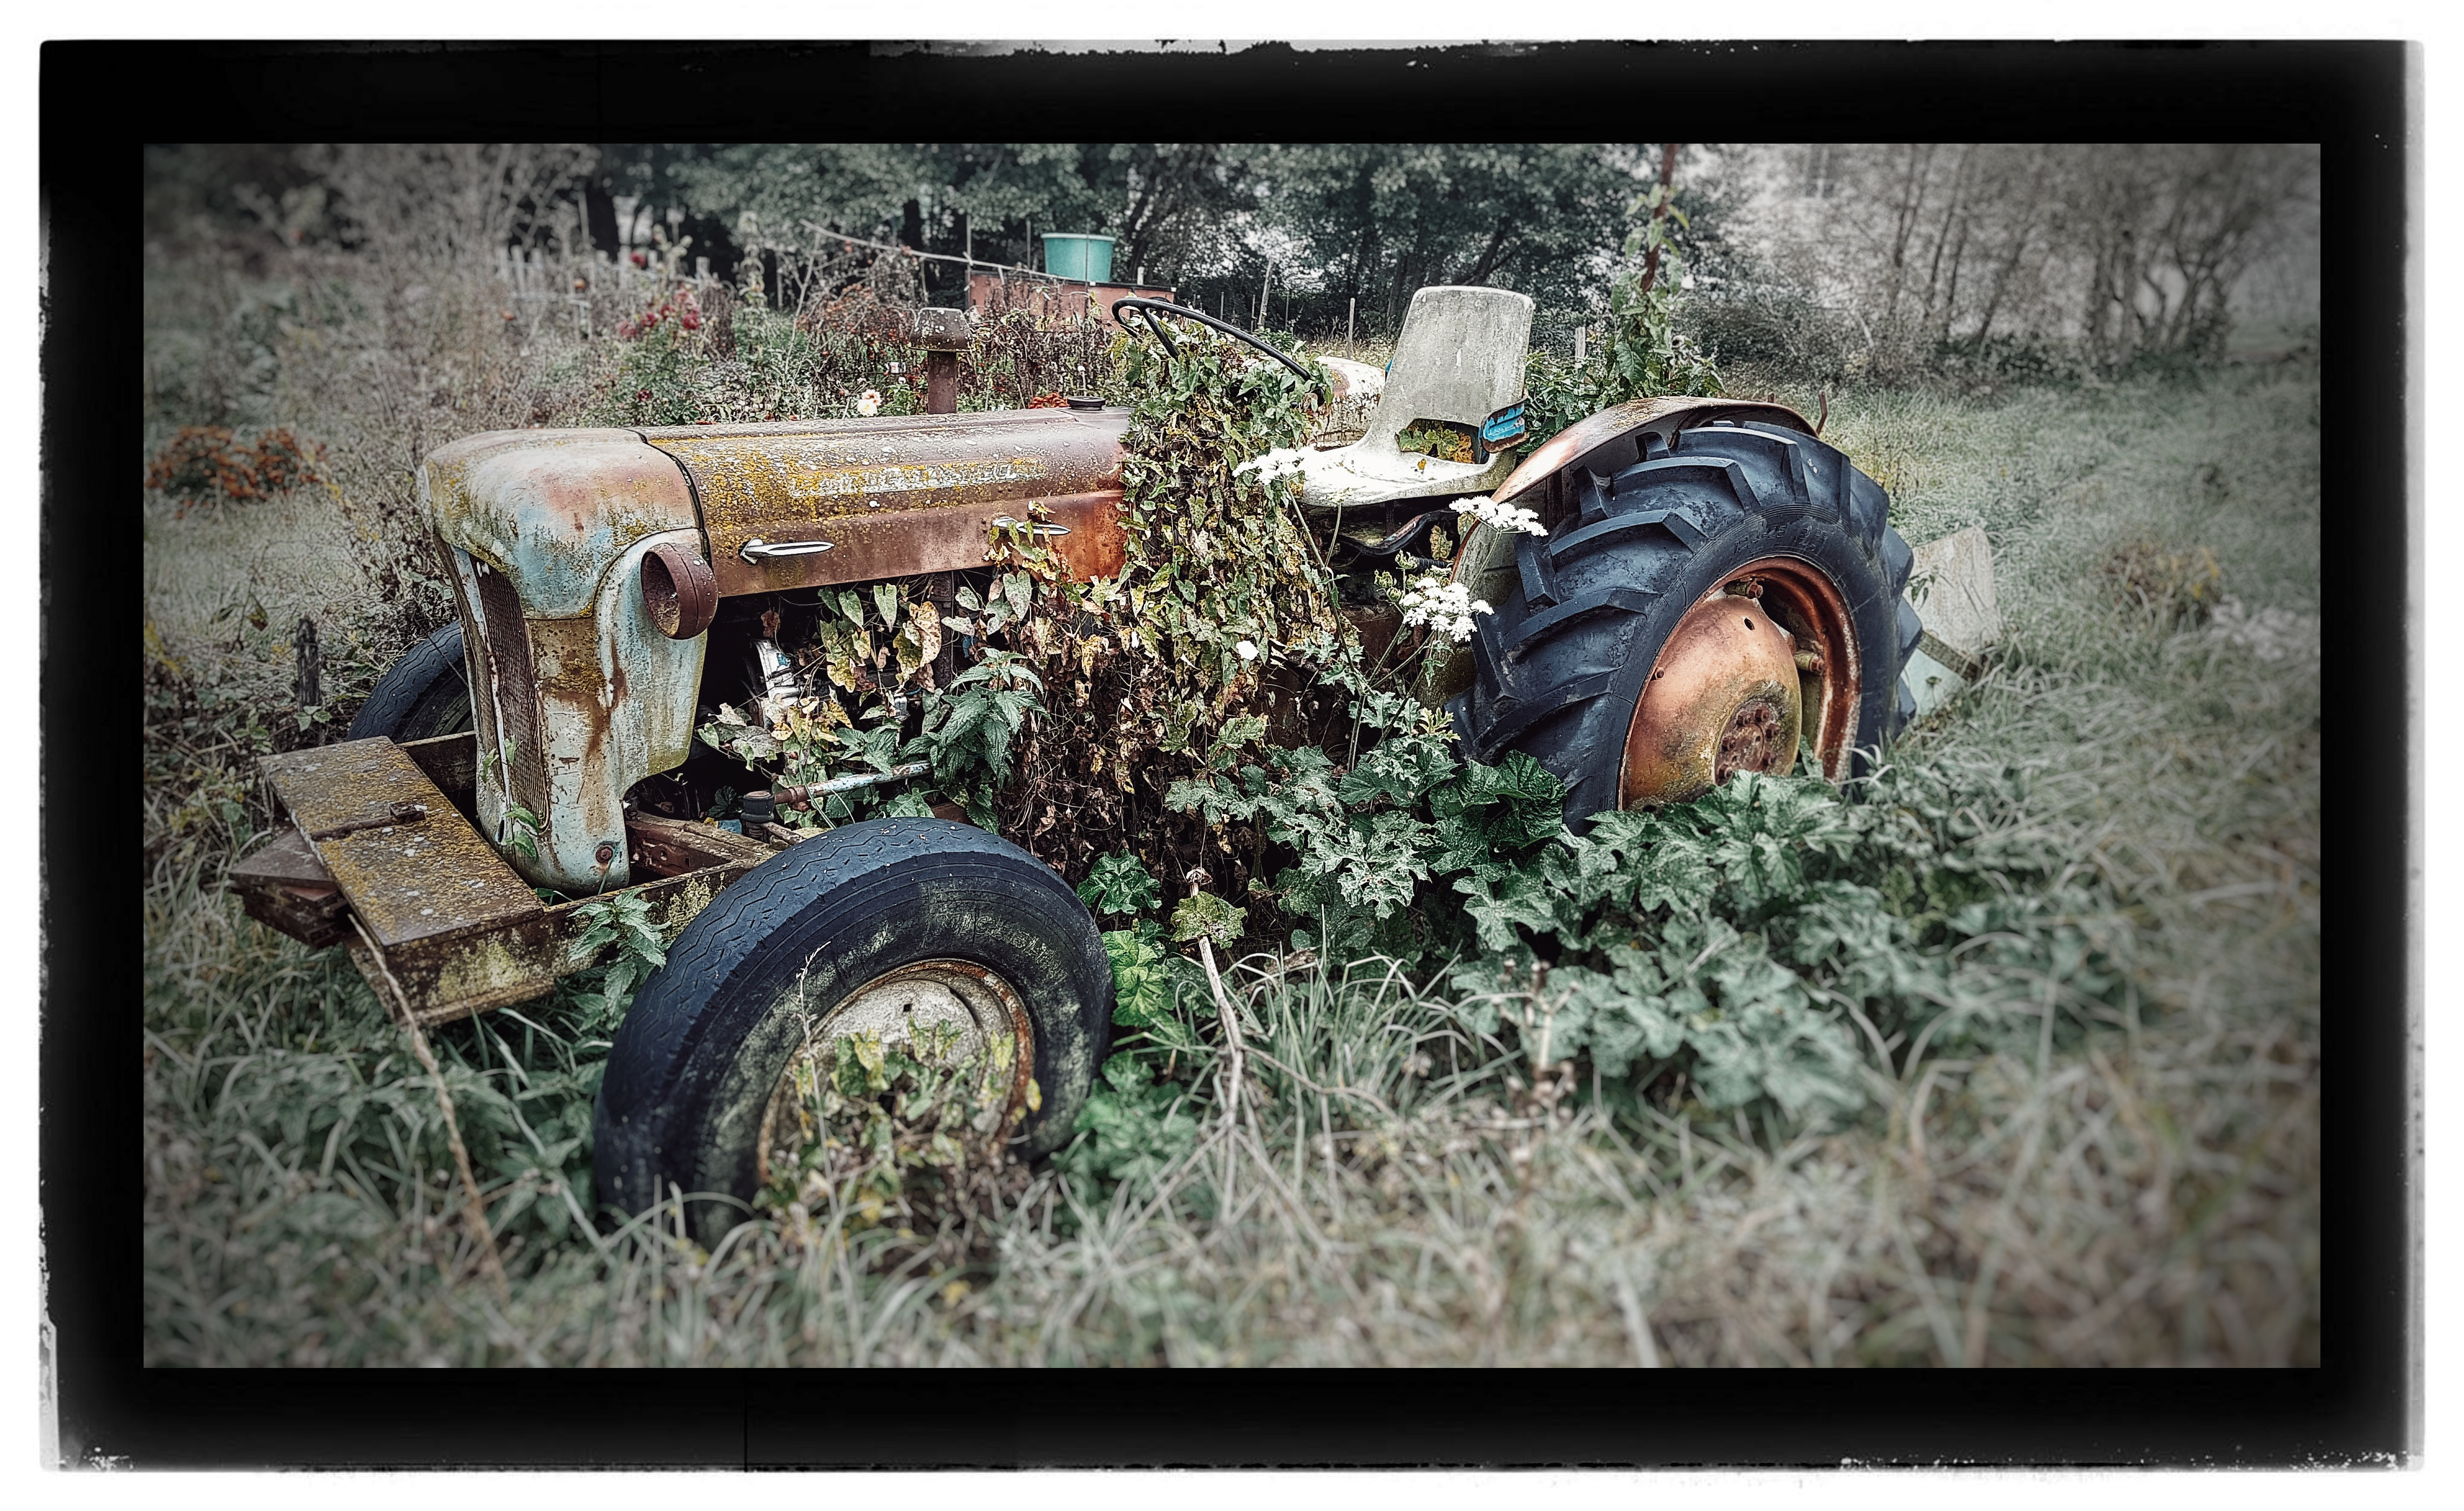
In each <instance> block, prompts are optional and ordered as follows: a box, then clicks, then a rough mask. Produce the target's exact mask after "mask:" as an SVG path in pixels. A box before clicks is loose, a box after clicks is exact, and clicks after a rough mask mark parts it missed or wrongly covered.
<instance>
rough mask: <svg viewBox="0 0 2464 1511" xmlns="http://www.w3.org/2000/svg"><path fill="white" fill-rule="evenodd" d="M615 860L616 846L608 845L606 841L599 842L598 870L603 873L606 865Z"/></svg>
mask: <svg viewBox="0 0 2464 1511" xmlns="http://www.w3.org/2000/svg"><path fill="white" fill-rule="evenodd" d="M615 859H616V846H614V845H613V844H610V843H607V842H606V841H605V840H602V841H600V842H599V868H600V869H601V870H603V871H604V870H605V869H606V868H607V865H608V863H610V862H612V861H614V860H615Z"/></svg>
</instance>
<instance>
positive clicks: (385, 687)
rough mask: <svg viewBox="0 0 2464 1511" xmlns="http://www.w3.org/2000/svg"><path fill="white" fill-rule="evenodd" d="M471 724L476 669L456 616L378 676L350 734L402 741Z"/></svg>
mask: <svg viewBox="0 0 2464 1511" xmlns="http://www.w3.org/2000/svg"><path fill="white" fill-rule="evenodd" d="M470 728H471V672H470V668H469V667H468V665H467V664H466V663H465V661H464V659H463V655H462V624H461V621H459V620H456V621H454V622H453V623H452V624H448V625H446V626H445V627H444V628H443V629H440V630H438V631H437V632H436V633H435V634H433V635H430V636H429V637H428V638H427V639H426V640H423V641H421V642H420V643H419V644H418V645H416V646H412V647H411V648H410V650H409V652H408V653H407V654H406V655H405V656H404V657H403V658H402V659H401V660H400V661H397V662H395V663H394V664H393V666H392V667H391V668H388V669H387V670H386V672H385V675H384V676H382V677H379V678H378V679H377V685H376V687H375V688H374V689H373V690H370V691H369V693H368V701H367V702H365V703H363V704H362V705H360V712H358V714H356V715H355V716H354V717H353V718H352V720H351V733H350V735H349V738H351V739H355V740H363V739H367V738H369V737H370V736H372V735H378V734H382V735H384V736H385V738H387V739H389V740H392V741H394V742H395V743H397V744H401V743H404V742H407V741H409V740H424V739H433V738H435V737H436V736H437V735H439V734H461V733H462V732H463V731H465V730H468V729H470Z"/></svg>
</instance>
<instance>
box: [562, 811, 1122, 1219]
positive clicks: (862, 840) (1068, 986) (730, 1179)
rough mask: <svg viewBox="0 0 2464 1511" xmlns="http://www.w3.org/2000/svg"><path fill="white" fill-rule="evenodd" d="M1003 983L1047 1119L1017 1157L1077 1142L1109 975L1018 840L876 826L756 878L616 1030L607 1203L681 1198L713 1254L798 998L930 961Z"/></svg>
mask: <svg viewBox="0 0 2464 1511" xmlns="http://www.w3.org/2000/svg"><path fill="white" fill-rule="evenodd" d="M933 960H959V961H966V962H972V963H973V964H975V965H978V966H981V967H984V968H986V969H989V970H991V971H992V972H994V973H996V974H998V975H999V976H1000V977H1001V980H1002V981H1004V982H1005V983H1006V984H1007V985H1008V986H1009V988H1010V989H1011V990H1012V991H1013V992H1014V993H1015V994H1016V996H1017V998H1018V999H1019V1000H1020V1001H1021V1002H1022V1003H1023V1007H1024V1009H1025V1012H1026V1015H1027V1017H1028V1018H1029V1019H1030V1021H1031V1024H1032V1027H1033V1031H1034V1038H1035V1048H1034V1055H1033V1059H1032V1064H1033V1071H1032V1073H1033V1075H1034V1077H1035V1083H1036V1086H1037V1089H1038V1091H1039V1093H1040V1096H1041V1104H1040V1106H1037V1107H1036V1108H1035V1109H1034V1110H1032V1111H1030V1112H1029V1113H1028V1114H1027V1117H1026V1121H1025V1123H1024V1125H1023V1129H1022V1131H1021V1133H1020V1135H1019V1142H1018V1143H1016V1144H1014V1145H1013V1149H1014V1150H1016V1151H1017V1152H1018V1153H1020V1154H1021V1155H1022V1156H1023V1157H1026V1158H1036V1157H1039V1156H1042V1155H1044V1154H1048V1153H1050V1152H1051V1151H1052V1150H1054V1149H1056V1148H1058V1147H1059V1146H1060V1145H1061V1144H1062V1143H1063V1142H1065V1141H1066V1140H1067V1138H1068V1137H1069V1134H1070V1132H1071V1130H1072V1128H1074V1127H1075V1125H1076V1123H1077V1120H1078V1113H1079V1109H1080V1108H1081V1107H1083V1106H1085V1105H1086V1101H1087V1096H1088V1092H1089V1089H1090V1088H1091V1087H1092V1086H1093V1084H1094V1077H1095V1070H1096V1067H1097V1066H1098V1065H1099V1064H1100V1063H1101V1062H1102V1061H1103V1057H1104V1052H1105V1049H1106V1047H1107V1043H1108V1041H1109V1040H1110V1037H1111V1021H1112V974H1111V965H1110V963H1109V962H1108V960H1107V959H1106V956H1105V953H1104V944H1103V940H1102V939H1101V938H1100V937H1098V936H1097V934H1096V931H1095V922H1094V919H1093V918H1092V917H1091V916H1090V915H1089V913H1088V911H1087V906H1086V904H1084V903H1082V902H1080V901H1079V900H1078V896H1077V894H1076V893H1075V892H1072V891H1071V890H1070V889H1069V887H1067V885H1065V884H1064V883H1063V882H1062V880H1061V878H1060V877H1059V876H1058V875H1057V874H1055V873H1054V872H1053V870H1052V868H1051V867H1050V866H1047V865H1045V864H1044V863H1043V862H1041V861H1038V860H1036V859H1035V858H1034V857H1033V856H1031V855H1029V854H1027V853H1026V852H1025V851H1024V850H1022V849H1020V848H1019V847H1018V846H1017V845H1015V844H1012V843H1009V842H1008V841H1006V840H1003V839H1001V838H1000V837H999V836H997V835H992V834H987V833H985V832H984V831H983V830H981V829H978V828H974V827H972V826H970V825H968V824H963V823H952V822H950V821H946V820H941V819H879V820H872V821H866V822H863V823H851V824H847V825H846V826H845V827H843V828H839V829H835V830H832V831H830V832H829V833H826V834H824V835H821V836H819V837H817V838H814V839H810V840H806V841H803V843H799V844H797V845H795V846H793V847H792V848H790V849H788V850H787V851H785V852H784V853H783V854H781V855H780V856H778V857H777V858H775V859H773V860H770V861H766V862H764V863H762V864H761V865H759V866H756V867H755V868H754V869H753V870H752V871H750V872H749V873H747V874H746V875H745V876H744V877H743V878H742V879H740V880H738V881H737V883H736V884H735V885H734V886H732V887H729V888H728V889H727V890H726V891H724V892H722V893H720V894H719V896H718V899H717V900H716V901H715V902H714V903H712V904H711V905H710V907H709V908H708V909H705V910H704V911H703V912H702V913H701V914H700V916H698V917H696V918H695V919H694V920H693V922H692V923H691V924H689V925H687V926H686V928H685V930H684V932H683V933H681V934H679V935H678V936H677V938H676V941H675V943H674V944H673V945H672V946H671V947H670V949H669V951H668V962H667V964H666V965H665V966H664V967H662V968H661V969H660V970H658V971H656V972H654V973H652V974H651V975H650V977H649V981H648V982H646V983H645V984H644V985H643V987H642V990H641V994H640V996H637V997H635V998H634V1001H633V1005H632V1008H631V1009H630V1011H628V1012H627V1015H626V1017H625V1021H624V1023H623V1024H622V1025H621V1026H620V1027H619V1028H618V1029H617V1031H616V1040H615V1044H614V1046H613V1047H612V1048H611V1049H610V1050H609V1052H608V1056H607V1069H606V1073H605V1076H604V1078H603V1079H602V1080H601V1082H600V1087H599V1101H598V1106H597V1108H596V1109H595V1112H594V1114H593V1119H592V1130H593V1131H592V1140H593V1142H592V1150H591V1167H592V1172H593V1174H594V1177H595V1179H596V1181H597V1185H598V1196H599V1199H600V1200H601V1201H602V1202H609V1203H613V1204H614V1205H616V1206H617V1207H619V1208H622V1209H623V1210H624V1211H625V1212H627V1213H628V1214H630V1213H639V1212H641V1211H643V1210H644V1209H646V1208H648V1207H649V1206H651V1205H653V1204H654V1203H656V1202H658V1201H660V1200H663V1199H666V1198H667V1197H668V1196H669V1195H670V1194H671V1192H676V1191H681V1192H683V1193H686V1194H688V1195H692V1194H695V1193H715V1194H716V1195H718V1196H721V1197H727V1198H732V1200H720V1201H713V1200H701V1201H689V1202H688V1203H687V1204H686V1208H687V1214H688V1221H689V1223H690V1225H691V1228H692V1230H693V1233H694V1235H695V1237H696V1238H697V1239H698V1240H699V1241H700V1242H702V1243H703V1244H704V1245H708V1244H711V1243H714V1242H715V1241H716V1240H717V1238H718V1237H720V1236H721V1235H723V1234H724V1233H726V1231H727V1230H728V1229H729V1228H731V1227H733V1226H735V1224H736V1223H737V1222H738V1221H740V1220H742V1218H743V1215H744V1207H743V1205H742V1204H743V1203H747V1202H749V1201H750V1200H751V1199H752V1197H753V1195H754V1193H755V1192H756V1190H757V1189H758V1187H759V1155H758V1151H757V1145H758V1144H759V1134H760V1125H761V1119H762V1115H763V1112H764V1110H765V1109H766V1108H767V1107H768V1106H769V1099H770V1096H771V1093H772V1092H773V1090H774V1089H775V1088H776V1087H777V1086H778V1084H779V1082H780V1079H781V1076H782V1074H784V1072H785V1071H786V1069H787V1067H788V1064H789V1062H790V1061H791V1059H792V1058H793V1056H794V1055H795V1053H796V1051H797V1049H798V1048H799V1046H800V1044H801V1043H802V1040H803V1032H804V1027H803V1018H801V1017H800V1014H799V1005H800V1002H804V1003H811V1002H819V1003H825V1004H828V1003H837V1002H840V1001H841V1000H843V999H844V998H845V997H846V996H847V994H848V993H850V992H853V991H855V990H857V989H858V988H861V987H863V986H865V985H867V984H868V983H870V982H873V981H875V980H876V979H877V978H879V977H881V976H883V975H885V974H889V973H891V972H892V971H896V970H899V969H901V968H902V967H907V966H913V965H915V964H917V963H919V962H924V961H933Z"/></svg>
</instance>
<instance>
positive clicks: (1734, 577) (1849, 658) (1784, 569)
mask: <svg viewBox="0 0 2464 1511" xmlns="http://www.w3.org/2000/svg"><path fill="white" fill-rule="evenodd" d="M1858 674H1859V668H1858V658H1857V639H1856V634H1855V629H1854V626H1853V624H1852V622H1851V621H1850V619H1849V616H1848V604H1847V601H1846V600H1845V599H1843V598H1842V597H1841V596H1840V593H1839V589H1838V587H1837V584H1835V583H1834V582H1833V581H1832V580H1831V579H1830V578H1829V577H1827V576H1826V575H1824V574H1823V572H1822V571H1821V569H1820V568H1818V567H1816V566H1815V565H1814V564H1813V563H1812V562H1810V561H1806V560H1802V559H1799V558H1794V557H1766V558H1763V559H1761V560H1758V561H1752V562H1749V563H1748V564H1746V565H1745V566H1742V567H1740V568H1738V569H1737V570H1736V571H1734V572H1731V573H1729V574H1728V575H1727V578H1725V579H1724V580H1722V581H1721V583H1720V585H1719V586H1717V587H1715V588H1713V589H1712V590H1711V591H1710V592H1708V593H1705V595H1704V596H1703V597H1702V598H1700V599H1698V600H1697V601H1696V602H1694V604H1693V605H1692V606H1691V607H1690V608H1688V609H1687V610H1686V611H1685V614H1684V616H1683V618H1681V619H1680V620H1679V621H1678V622H1677V626H1676V627H1675V628H1674V629H1672V630H1671V631H1670V632H1669V635H1668V639H1667V640H1666V642H1665V643H1664V644H1663V645H1662V646H1661V652H1660V656H1659V659H1658V660H1657V661H1655V662H1654V663H1653V665H1652V668H1651V675H1650V676H1649V677H1648V678H1646V679H1645V680H1644V682H1643V685H1642V692H1641V695H1640V696H1639V697H1638V698H1637V699H1636V700H1635V709H1634V717H1633V720H1632V721H1631V723H1630V724H1629V725H1628V726H1627V730H1626V740H1625V751H1624V758H1623V764H1622V767H1621V769H1620V771H1619V775H1618V781H1617V805H1618V806H1619V807H1621V808H1636V807H1647V806H1654V805H1658V804H1661V803H1669V802H1683V801H1687V800H1689V799H1694V798H1699V797H1701V796H1702V795H1703V794H1704V793H1705V792H1708V791H1709V790H1710V789H1711V788H1713V787H1714V786H1717V785H1718V784H1720V783H1721V782H1724V781H1726V780H1727V779H1728V778H1729V777H1731V776H1734V775H1735V774H1736V773H1738V772H1740V771H1763V772H1787V771H1791V770H1793V769H1794V767H1795V764H1796V758H1797V753H1798V751H1799V749H1800V748H1802V747H1806V746H1810V747H1811V748H1812V750H1813V753H1814V755H1815V760H1816V763H1817V764H1818V765H1819V766H1820V768H1821V770H1822V774H1823V775H1824V776H1825V777H1829V778H1830V779H1832V780H1834V781H1837V780H1838V779H1839V778H1840V777H1841V776H1843V775H1844V774H1845V772H1846V767H1847V759H1848V748H1849V741H1850V739H1851V737H1852V736H1853V734H1854V733H1855V729H1856V717H1857V693H1858Z"/></svg>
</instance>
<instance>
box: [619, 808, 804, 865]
mask: <svg viewBox="0 0 2464 1511" xmlns="http://www.w3.org/2000/svg"><path fill="white" fill-rule="evenodd" d="M625 839H626V843H627V845H628V846H629V847H630V849H631V851H632V863H633V865H635V866H636V867H637V868H638V869H640V870H641V871H642V872H643V873H644V874H646V875H649V876H653V877H669V876H682V875H685V874H686V873H688V872H692V871H700V870H708V869H710V868H711V867H713V866H722V867H723V866H730V865H733V866H737V867H739V868H742V867H746V866H754V865H760V864H761V863H762V862H763V861H766V860H768V859H769V858H770V857H771V856H772V855H773V854H775V853H776V852H775V851H773V850H772V849H771V848H770V847H769V846H768V845H766V844H760V843H756V842H754V841H752V840H748V839H745V838H744V837H743V836H741V835H738V834H732V833H730V832H729V831H727V830H725V829H722V828H720V827H719V826H718V825H717V824H715V823H695V822H693V821H692V820H690V819H662V818H659V817H657V816H655V815H652V814H636V815H635V816H634V817H632V818H630V819H627V820H626V821H625Z"/></svg>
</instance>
